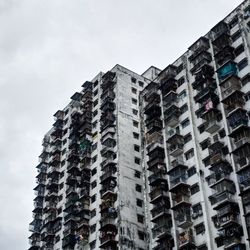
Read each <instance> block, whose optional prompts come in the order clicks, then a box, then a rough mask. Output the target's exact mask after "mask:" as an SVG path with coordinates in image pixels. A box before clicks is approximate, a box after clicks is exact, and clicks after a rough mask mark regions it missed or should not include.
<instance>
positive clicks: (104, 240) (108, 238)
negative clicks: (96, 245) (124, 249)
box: [100, 232, 118, 250]
mask: <svg viewBox="0 0 250 250" xmlns="http://www.w3.org/2000/svg"><path fill="white" fill-rule="evenodd" d="M100 241H101V245H100V248H104V249H112V250H113V249H114V250H116V249H118V248H117V243H118V241H117V240H116V233H115V232H106V233H105V234H104V233H103V234H102V236H101V237H100Z"/></svg>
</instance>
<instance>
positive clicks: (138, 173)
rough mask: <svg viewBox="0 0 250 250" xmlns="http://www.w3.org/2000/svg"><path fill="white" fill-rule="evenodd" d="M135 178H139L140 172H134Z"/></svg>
mask: <svg viewBox="0 0 250 250" xmlns="http://www.w3.org/2000/svg"><path fill="white" fill-rule="evenodd" d="M135 177H136V178H141V172H140V171H137V170H135Z"/></svg>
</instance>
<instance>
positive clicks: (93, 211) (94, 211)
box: [90, 196, 96, 218]
mask: <svg viewBox="0 0 250 250" xmlns="http://www.w3.org/2000/svg"><path fill="white" fill-rule="evenodd" d="M92 197H93V196H92ZM95 216H96V209H93V210H91V211H90V218H93V217H95Z"/></svg>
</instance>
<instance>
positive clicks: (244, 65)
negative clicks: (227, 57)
mask: <svg viewBox="0 0 250 250" xmlns="http://www.w3.org/2000/svg"><path fill="white" fill-rule="evenodd" d="M247 65H248V60H247V58H244V59H242V60H241V61H240V62H239V63H238V69H239V71H241V70H242V69H244V68H245V67H246V66H247Z"/></svg>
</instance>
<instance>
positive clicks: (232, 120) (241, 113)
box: [227, 108, 248, 133]
mask: <svg viewBox="0 0 250 250" xmlns="http://www.w3.org/2000/svg"><path fill="white" fill-rule="evenodd" d="M246 112H247V111H246V110H245V109H242V108H237V109H234V112H231V113H230V114H229V115H228V117H227V119H228V124H229V126H230V127H231V131H230V132H231V133H233V132H234V131H235V130H236V129H238V128H239V127H240V126H248V117H247V115H246Z"/></svg>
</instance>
